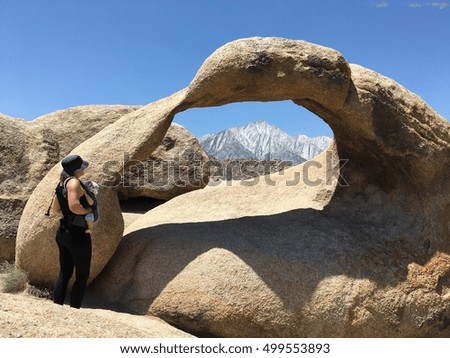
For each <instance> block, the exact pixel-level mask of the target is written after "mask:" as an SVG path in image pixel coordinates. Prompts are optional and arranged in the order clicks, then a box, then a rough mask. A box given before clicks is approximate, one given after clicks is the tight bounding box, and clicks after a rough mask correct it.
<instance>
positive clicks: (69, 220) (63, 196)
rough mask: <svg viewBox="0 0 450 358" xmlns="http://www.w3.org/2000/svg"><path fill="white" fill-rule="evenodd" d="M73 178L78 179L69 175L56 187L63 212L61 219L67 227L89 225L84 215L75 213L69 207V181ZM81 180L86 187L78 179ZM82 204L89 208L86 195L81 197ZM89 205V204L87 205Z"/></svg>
mask: <svg viewBox="0 0 450 358" xmlns="http://www.w3.org/2000/svg"><path fill="white" fill-rule="evenodd" d="M71 179H76V178H75V177H69V178H67V179H66V180H64V182H63V183H59V185H58V187H57V188H56V196H57V198H58V202H59V206H60V207H61V211H62V213H63V218H62V219H61V223H62V224H65V226H66V227H69V228H70V227H71V226H78V227H87V224H86V221H85V219H84V215H77V214H75V213H73V212H72V211H71V210H70V208H69V200H68V196H67V188H66V187H67V183H68V182H69V180H71ZM77 180H78V181H79V182H80V185H81V187H83V188H84V185H83V183H82V182H81V180H79V179H77ZM80 204H81V205H82V206H83V207H84V208H87V207H88V206H89V204H88V202H87V199H86V195H83V196H82V197H81V198H80ZM85 205H87V206H85Z"/></svg>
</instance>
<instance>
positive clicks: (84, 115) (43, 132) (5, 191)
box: [0, 105, 208, 261]
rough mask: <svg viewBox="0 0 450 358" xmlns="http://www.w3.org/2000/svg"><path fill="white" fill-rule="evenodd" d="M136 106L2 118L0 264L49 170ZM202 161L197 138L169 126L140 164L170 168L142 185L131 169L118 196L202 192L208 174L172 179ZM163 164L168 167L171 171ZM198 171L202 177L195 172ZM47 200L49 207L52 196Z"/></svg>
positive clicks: (12, 251) (9, 256)
mask: <svg viewBox="0 0 450 358" xmlns="http://www.w3.org/2000/svg"><path fill="white" fill-rule="evenodd" d="M138 108H139V107H138V106H123V105H94V106H79V107H73V108H67V109H64V110H60V111H56V112H53V113H50V114H46V115H44V116H41V117H38V118H36V119H35V120H33V121H29V122H27V121H24V120H20V119H16V118H11V117H7V116H2V117H1V118H0V129H1V131H0V146H1V147H2V151H1V152H0V163H1V165H2V172H1V173H0V260H8V261H13V260H14V256H15V242H16V235H17V227H18V225H19V219H20V216H21V215H22V211H23V208H24V206H25V204H26V202H27V200H28V198H29V197H30V195H31V193H32V192H33V190H34V189H35V187H36V186H37V184H38V183H39V182H40V181H41V180H42V178H43V177H44V176H45V175H46V174H47V173H48V172H49V171H50V169H51V168H52V167H53V166H54V165H55V164H57V163H58V162H59V161H60V160H61V159H62V158H64V157H65V156H66V155H67V154H69V152H70V151H71V150H72V149H74V148H75V147H76V146H78V145H79V144H80V143H82V142H84V141H86V140H87V139H89V138H91V137H92V136H94V135H95V134H96V133H97V132H99V131H100V130H102V129H103V128H105V127H107V126H108V125H110V124H111V123H114V122H115V121H117V120H118V119H119V118H120V117H122V116H124V115H126V114H128V113H130V112H133V111H135V110H136V109H138ZM189 151H192V152H195V153H196V155H197V162H196V163H193V162H192V161H187V160H184V161H183V160H181V159H180V158H183V153H187V152H189ZM125 157H126V155H125V153H124V158H123V159H122V160H126V158H125ZM177 159H178V162H176V160H177ZM206 160H207V155H206V154H205V153H204V152H203V150H202V149H201V147H200V146H199V144H198V142H197V140H196V139H195V137H194V136H193V135H192V134H191V133H190V132H188V131H187V130H186V129H184V128H183V127H181V126H180V125H177V124H173V125H172V126H171V127H170V129H169V131H168V133H167V134H166V137H165V138H164V139H163V141H162V144H161V145H160V146H159V147H158V148H157V149H156V150H155V152H154V153H153V154H152V156H151V157H149V158H146V160H145V161H144V162H145V164H146V166H147V168H153V167H154V166H155V164H154V163H158V165H159V166H156V167H157V168H161V167H163V168H169V169H170V170H167V171H166V172H163V171H161V170H155V171H153V172H152V173H149V174H152V175H151V176H148V180H151V182H150V183H148V182H145V183H142V182H141V180H138V178H136V175H134V176H133V174H134V172H133V171H132V170H130V171H129V173H130V174H131V180H130V178H128V177H129V175H125V176H126V178H124V179H123V180H122V182H120V183H119V184H118V190H119V194H120V195H121V198H124V199H126V198H129V197H136V196H146V197H151V198H156V199H164V200H168V199H171V198H172V197H174V196H176V195H179V194H181V193H185V192H188V191H191V190H194V189H198V188H202V187H204V186H205V185H206V183H207V182H208V176H207V173H206V172H202V176H201V178H195V179H197V180H194V178H191V181H190V182H189V183H190V185H183V183H182V182H176V181H175V180H174V178H181V179H182V178H183V176H186V173H190V172H191V171H193V170H194V165H197V166H199V167H201V165H200V164H201V163H204V162H205V161H206ZM161 163H162V164H161ZM167 163H170V164H171V165H170V167H169V166H168V165H166V164H167ZM180 167H182V168H184V169H185V170H184V172H183V173H182V174H181V175H179V176H178V177H177V176H174V175H173V174H171V175H170V176H169V175H168V174H170V173H174V172H175V169H177V168H180ZM186 168H188V169H186ZM196 173H200V172H199V170H198V168H197V171H196ZM125 174H128V171H127V172H126V173H125ZM145 178H147V177H145ZM140 179H143V178H140ZM181 179H180V180H181ZM148 180H147V181H148ZM160 183H161V184H160ZM157 184H160V185H157ZM44 201H45V200H44ZM47 201H48V202H47V205H49V202H50V201H51V198H48V200H47Z"/></svg>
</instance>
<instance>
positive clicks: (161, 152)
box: [118, 123, 209, 200]
mask: <svg viewBox="0 0 450 358" xmlns="http://www.w3.org/2000/svg"><path fill="white" fill-rule="evenodd" d="M208 160H209V158H208V155H207V154H206V153H205V151H204V150H203V149H202V148H201V147H200V145H199V143H198V140H197V139H196V138H195V137H194V136H193V135H192V134H191V133H190V132H189V131H188V130H187V129H185V128H184V127H182V126H180V125H179V124H175V123H172V125H171V126H170V128H169V130H168V131H167V133H166V135H165V136H164V138H163V140H162V143H161V144H160V145H159V146H158V148H156V149H155V151H154V152H153V153H152V154H151V156H150V157H148V158H146V159H145V160H142V161H137V160H135V161H134V163H132V165H130V166H128V169H127V170H125V171H124V173H123V175H122V181H121V183H120V185H119V186H118V193H119V197H120V198H121V199H128V198H134V197H149V198H154V199H160V200H170V199H172V198H174V197H176V196H178V195H181V194H183V193H186V192H189V191H192V190H196V189H201V188H204V187H205V186H206V184H207V183H208V181H209V171H208V170H207V165H206V164H207V162H208Z"/></svg>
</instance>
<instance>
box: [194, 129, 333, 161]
mask: <svg viewBox="0 0 450 358" xmlns="http://www.w3.org/2000/svg"><path fill="white" fill-rule="evenodd" d="M330 141H331V138H330V137H326V136H320V137H313V138H310V137H307V136H305V135H297V136H290V135H289V134H287V133H285V132H283V131H282V130H281V129H279V128H277V127H275V126H272V125H271V124H269V123H267V122H266V121H261V122H252V123H250V124H248V125H246V126H244V127H238V128H230V129H226V130H224V131H221V132H218V133H213V134H207V135H205V136H203V137H202V138H200V139H199V142H200V145H201V146H202V147H203V149H204V150H205V151H206V152H207V153H208V155H210V156H213V157H215V158H217V159H250V158H253V159H258V160H268V159H273V160H274V159H280V160H285V161H291V162H293V163H294V164H298V163H301V162H304V161H305V160H310V159H312V158H314V157H315V156H316V155H318V154H319V153H320V152H322V151H323V150H324V149H325V148H326V147H327V146H328V144H329V143H330Z"/></svg>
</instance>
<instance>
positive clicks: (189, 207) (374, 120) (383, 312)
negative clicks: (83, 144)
mask: <svg viewBox="0 0 450 358" xmlns="http://www.w3.org/2000/svg"><path fill="white" fill-rule="evenodd" d="M182 93H184V94H183V98H181V99H180V101H176V102H174V103H172V107H171V108H172V110H170V109H169V107H168V106H167V107H166V106H164V107H163V108H162V109H163V110H164V111H167V113H168V114H167V115H166V116H165V119H163V117H164V115H163V113H162V111H158V113H161V115H160V116H159V117H158V118H161V123H162V122H167V121H170V120H171V116H172V115H173V114H174V113H175V112H177V111H180V110H185V109H186V108H191V107H206V106H216V105H223V104H226V103H231V102H237V101H250V100H251V101H268V100H286V99H291V100H293V101H294V102H295V103H297V104H299V105H302V106H305V107H306V108H308V109H309V110H311V111H312V112H314V113H316V114H317V115H318V116H320V117H321V118H322V119H323V120H324V121H325V122H327V123H328V124H329V125H330V127H331V128H332V130H333V132H334V134H335V141H334V143H333V144H332V145H331V146H330V147H329V149H328V151H327V153H324V154H323V155H321V156H319V157H318V158H316V160H315V161H313V162H307V163H304V164H302V165H301V166H298V167H293V168H291V169H288V170H286V171H285V173H284V174H283V175H281V174H280V176H278V177H276V178H274V179H273V180H269V179H270V177H261V178H260V179H259V181H258V182H255V180H254V179H253V180H250V182H238V183H233V184H231V185H229V184H228V183H224V184H222V185H219V186H210V187H207V188H205V189H203V190H200V191H195V192H192V193H188V194H185V195H182V196H179V197H177V198H175V199H173V200H171V201H169V202H167V203H166V204H163V205H161V206H159V207H157V208H156V209H154V210H152V211H149V212H148V213H147V214H145V215H144V216H143V217H142V218H140V219H138V220H137V221H135V222H134V223H133V224H131V225H130V226H129V227H128V228H127V230H126V232H125V235H124V238H123V239H122V241H121V243H120V245H119V247H118V249H117V251H116V253H115V254H114V256H113V258H112V260H111V261H110V262H109V264H108V265H107V266H106V268H105V269H104V271H103V272H102V274H101V275H100V276H99V277H98V278H97V279H96V280H95V282H94V284H93V285H92V286H91V288H90V292H91V293H92V294H95V295H97V296H99V297H100V298H102V299H105V300H107V299H108V300H110V301H114V303H116V304H121V305H122V306H123V308H124V309H128V310H131V311H133V312H137V313H150V314H153V315H157V316H158V317H160V318H163V319H165V320H167V321H168V322H170V323H172V324H174V325H176V326H177V327H180V328H182V329H184V330H186V331H189V332H195V333H201V334H208V335H217V336H225V337H245V336H250V337H262V336H274V337H286V336H310V337H314V336H315V337H319V336H322V337H323V336H335V337H382V336H387V337H425V336H428V337H441V336H443V337H449V336H450V325H449V324H448V322H449V320H450V256H449V253H450V240H449V221H450V198H449V197H448V195H445V194H446V193H448V192H449V191H450V178H449V176H448V173H449V169H450V125H449V123H448V122H447V121H446V120H445V119H444V118H442V117H440V116H439V115H438V114H436V113H435V112H434V111H433V110H432V109H431V108H430V107H429V106H428V105H427V104H426V103H424V101H423V100H421V99H420V98H419V97H417V96H416V95H414V94H412V93H411V92H409V91H407V90H406V89H405V88H403V87H402V86H400V85H399V84H397V83H395V82H394V81H392V80H390V79H388V78H386V77H383V76H381V75H379V74H377V73H375V72H373V71H370V70H368V69H365V68H362V67H360V66H357V65H349V64H348V63H347V62H346V61H345V59H344V58H343V56H342V55H341V54H340V53H338V52H337V51H334V50H331V49H327V48H324V47H321V46H317V45H313V44H309V43H306V42H302V41H291V40H285V39H279V38H250V39H243V40H238V41H235V42H232V43H229V44H227V45H225V46H223V47H222V48H220V49H218V50H217V51H216V52H214V53H213V54H212V55H211V56H210V57H209V58H208V59H207V60H206V61H205V63H204V64H203V65H202V67H201V68H200V70H199V71H198V73H197V75H196V77H195V78H194V79H193V81H192V82H191V84H190V85H189V87H188V88H187V89H185V90H184V91H183V92H182ZM177 95H180V94H177ZM177 95H176V96H177ZM180 96H181V95H180ZM169 100H170V99H166V100H164V101H169ZM164 103H167V102H164ZM151 108H155V107H151ZM166 126H168V125H167V124H166ZM101 133H104V134H105V135H106V134H107V133H108V132H106V131H103V132H101ZM160 137H162V135H161V136H160ZM339 159H340V160H341V162H339ZM344 160H345V161H344Z"/></svg>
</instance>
